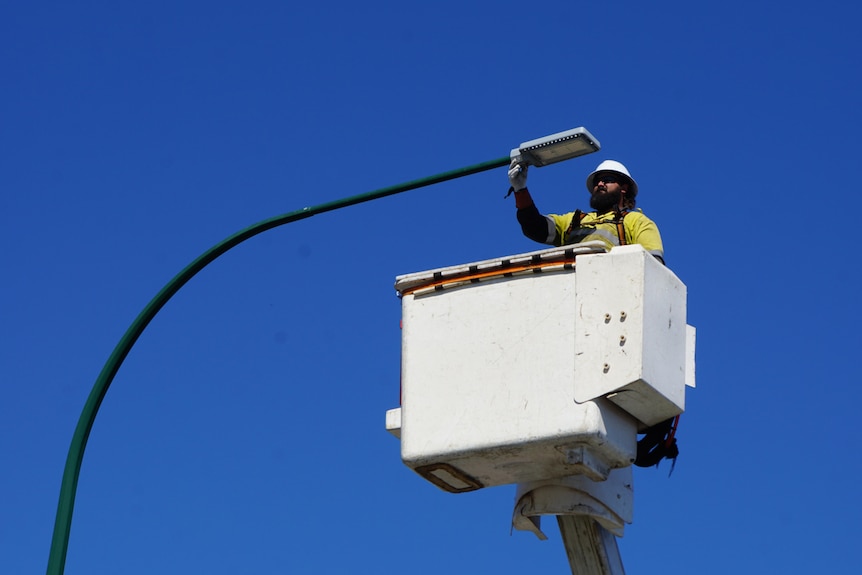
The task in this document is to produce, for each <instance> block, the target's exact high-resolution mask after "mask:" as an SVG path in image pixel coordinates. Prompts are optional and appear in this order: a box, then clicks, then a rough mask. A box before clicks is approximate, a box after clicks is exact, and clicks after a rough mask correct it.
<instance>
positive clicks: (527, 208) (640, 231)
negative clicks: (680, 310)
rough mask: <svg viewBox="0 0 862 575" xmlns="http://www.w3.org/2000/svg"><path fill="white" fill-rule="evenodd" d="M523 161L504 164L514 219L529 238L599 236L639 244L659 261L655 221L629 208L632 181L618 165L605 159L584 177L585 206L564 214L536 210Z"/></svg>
mask: <svg viewBox="0 0 862 575" xmlns="http://www.w3.org/2000/svg"><path fill="white" fill-rule="evenodd" d="M527 168H528V166H527V165H522V164H519V163H518V162H517V161H516V160H515V161H513V162H512V164H511V166H510V167H509V182H510V183H511V184H512V188H511V191H514V192H515V207H516V208H518V222H520V224H521V230H522V231H523V232H524V235H525V236H527V237H528V238H530V239H531V240H534V241H537V242H539V243H543V244H548V245H552V246H562V245H568V244H577V243H580V242H584V241H592V240H600V241H602V242H604V243H605V244H606V245H607V246H608V248H612V247H614V246H621V245H626V244H640V245H642V246H643V247H644V249H645V250H646V251H647V252H649V253H651V254H652V255H654V256H655V257H656V258H657V259H658V260H659V261H661V262H662V263H664V250H663V249H662V243H661V236H660V235H659V231H658V227H657V226H656V225H655V223H654V222H653V221H652V220H651V219H649V218H648V217H646V216H645V215H644V214H643V212H641V211H640V210H637V211H634V210H635V203H636V200H635V198H636V197H637V195H638V185H637V182H635V180H634V178H632V176H631V174H629V171H628V170H627V169H626V167H625V166H624V165H622V164H621V163H619V162H617V161H614V160H605V161H604V162H602V163H601V164H599V166H598V167H597V168H596V169H595V170H594V171H593V172H592V173H591V174H590V175H589V176H587V190H588V191H589V192H590V207H591V208H593V209H594V210H595V211H594V212H589V213H586V212H582V211H581V210H575V211H574V212H569V213H567V214H562V215H558V214H548V215H543V214H541V213H539V210H538V209H537V208H536V205H535V204H534V203H533V198H532V197H530V192H529V191H528V190H527Z"/></svg>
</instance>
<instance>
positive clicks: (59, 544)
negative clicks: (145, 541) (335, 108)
mask: <svg viewBox="0 0 862 575" xmlns="http://www.w3.org/2000/svg"><path fill="white" fill-rule="evenodd" d="M509 161H510V160H509V156H506V157H505V158H499V159H496V160H491V161H488V162H484V163H481V164H475V165H473V166H468V167H466V168H461V169H459V170H452V171H450V172H444V173H442V174H438V175H436V176H430V177H428V178H423V179H420V180H413V181H411V182H407V183H405V184H400V185H397V186H390V187H388V188H381V189H379V190H376V191H373V192H369V193H367V194H360V195H357V196H351V197H348V198H344V199H341V200H337V201H334V202H329V203H326V204H320V205H318V206H314V207H310V208H302V209H301V210H297V211H295V212H290V213H287V214H283V215H281V216H276V217H274V218H270V219H268V220H264V221H262V222H259V223H257V224H255V225H253V226H251V227H248V228H246V229H244V230H242V231H240V232H238V233H236V234H234V235H232V236H230V237H229V238H227V239H225V240H224V241H222V242H221V243H219V244H218V245H216V246H214V247H212V248H210V249H209V250H207V251H206V252H204V254H203V255H201V256H200V257H198V258H197V259H196V260H195V261H193V262H192V263H191V264H189V265H188V267H186V268H185V269H184V270H183V271H181V272H180V273H179V274H177V275H176V276H175V277H174V278H173V279H172V280H171V281H170V282H168V284H167V285H166V286H165V287H164V288H162V290H161V291H160V292H159V293H158V294H157V295H156V297H154V298H153V299H152V300H151V301H150V303H149V304H148V305H147V307H146V308H144V310H143V311H142V312H141V313H140V315H138V317H137V318H136V319H135V321H134V322H133V323H132V325H131V326H130V327H129V329H128V330H127V331H126V333H125V335H123V338H122V339H121V340H120V342H119V343H118V344H117V347H115V348H114V351H113V353H112V354H111V356H110V357H109V358H108V361H107V363H106V364H105V366H104V367H103V368H102V372H101V373H100V374H99V377H98V379H96V383H95V385H94V386H93V389H92V391H90V395H89V397H88V398H87V403H86V404H85V405H84V410H83V411H82V412H81V417H80V418H79V420H78V425H77V427H76V428H75V434H74V436H73V437H72V445H71V446H70V447H69V454H68V456H67V458H66V467H65V470H64V471H63V482H62V485H61V487H60V502H59V504H58V506H57V515H56V519H55V521H54V535H53V538H52V540H51V552H50V555H49V557H48V571H47V573H48V575H62V573H63V571H64V569H65V565H66V552H67V551H68V548H69V533H70V531H71V527H72V511H73V508H74V506H75V493H76V491H77V487H78V476H79V475H80V472H81V462H82V460H83V458H84V448H85V447H86V445H87V439H88V437H89V436H90V430H91V429H92V428H93V422H94V421H95V419H96V414H97V412H98V411H99V406H100V405H101V404H102V400H103V399H104V398H105V394H106V393H107V391H108V387H109V386H110V385H111V381H112V380H113V379H114V376H115V375H116V374H117V371H119V369H120V364H122V363H123V360H124V359H125V358H126V356H127V355H128V354H129V351H131V349H132V346H133V345H134V344H135V342H136V341H137V339H138V337H140V335H141V333H143V331H144V329H145V328H146V327H147V325H148V324H149V323H150V321H151V320H152V319H153V318H154V317H155V315H156V314H157V313H158V312H159V310H160V309H162V307H163V306H164V305H165V304H166V303H167V302H168V300H169V299H170V298H171V297H172V296H173V295H174V294H175V293H177V291H179V289H180V288H181V287H182V286H184V285H185V284H186V283H187V282H188V281H189V280H190V279H191V278H192V277H194V276H195V274H197V273H198V272H199V271H201V270H202V269H203V268H204V267H206V266H207V265H208V264H210V263H211V262H212V261H214V260H215V259H216V258H217V257H219V256H220V255H222V254H224V253H225V252H227V251H228V250H230V249H231V248H233V247H235V246H237V245H239V244H241V243H242V242H244V241H245V240H247V239H249V238H252V237H254V236H256V235H258V234H260V233H262V232H265V231H267V230H271V229H272V228H275V227H278V226H281V225H284V224H289V223H291V222H295V221H297V220H302V219H305V218H309V217H311V216H313V215H316V214H321V213H324V212H331V211H333V210H337V209H339V208H344V207H347V206H352V205H355V204H361V203H363V202H368V201H371V200H376V199H378V198H383V197H386V196H392V195H395V194H399V193H401V192H406V191H409V190H415V189H417V188H422V187H425V186H430V185H432V184H437V183H440V182H445V181H448V180H454V179H456V178H461V177H463V176H469V175H471V174H477V173H479V172H484V171H487V170H491V169H493V168H499V167H502V166H508V165H509Z"/></svg>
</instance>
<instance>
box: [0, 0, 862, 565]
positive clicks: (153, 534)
mask: <svg viewBox="0 0 862 575" xmlns="http://www.w3.org/2000/svg"><path fill="white" fill-rule="evenodd" d="M859 19H860V8H858V6H856V5H854V4H852V3H848V2H840V3H839V2H834V1H830V0H826V1H821V2H808V3H791V4H780V3H775V2H763V1H757V0H755V1H751V0H748V1H745V2H742V1H730V2H722V3H708V4H707V5H703V4H698V3H691V2H681V1H678V0H672V1H669V2H659V3H655V2H653V3H645V2H633V1H613V2H592V3H586V2H561V1H552V2H542V3H532V4H530V3H523V2H510V1H497V2H484V3H469V2H467V3H465V2H453V1H448V0H445V1H442V2H432V3H427V2H426V3H412V2H387V1H374V0H372V1H370V2H362V3H351V2H330V3H297V2H294V3H288V2H272V1H270V2H254V1H251V2H244V3H238V2H237V3H225V2H182V1H181V2H162V1H156V2H148V3H117V2H107V1H103V2H77V3H62V2H39V1H37V2H24V3H14V4H13V3H6V5H5V6H4V7H3V8H2V9H0V74H2V80H3V89H2V90H0V238H2V245H3V272H2V278H3V281H2V282H0V294H2V298H0V301H2V311H0V337H2V341H0V344H2V345H0V390H2V395H0V452H2V461H3V465H2V470H0V494H2V496H1V497H0V573H4V574H5V573H8V574H19V573H20V574H25V573H40V572H44V569H45V566H46V564H47V557H48V551H49V546H50V541H51V534H52V528H53V522H54V514H55V511H56V504H57V497H58V494H59V488H60V481H61V477H62V472H63V466H64V463H65V458H66V453H67V450H68V447H69V442H70V440H71V437H72V433H73V430H74V427H75V424H76V422H77V420H78V416H79V415H80V412H81V409H82V407H83V405H84V402H85V400H86V397H87V395H88V393H89V392H90V389H91V388H92V386H93V383H94V381H95V379H96V377H97V376H98V374H99V371H100V370H101V368H102V366H103V364H104V363H105V361H106V360H107V359H108V356H109V354H110V353H111V351H112V349H113V348H114V346H115V345H116V343H117V342H118V341H119V339H120V338H121V336H122V335H123V333H124V332H125V330H126V328H127V327H128V326H129V325H130V324H131V322H132V321H133V320H134V318H135V317H136V316H137V314H138V313H139V312H140V311H141V310H142V309H143V308H144V307H145V305H146V304H147V302H149V301H150V299H151V298H152V297H153V296H154V295H155V294H156V293H157V292H158V291H159V290H160V289H161V287H162V286H164V285H165V284H166V283H167V282H168V281H169V280H170V279H171V278H172V277H173V276H174V275H175V274H176V273H177V272H179V271H180V270H181V269H182V268H184V267H185V266H186V265H187V264H188V263H189V262H191V261H192V260H193V259H194V258H196V257H197V256H198V255H200V254H201V253H203V252H204V251H205V250H206V249H208V248H209V247H211V246H213V245H215V244H216V243H218V242H219V241H221V240H222V239H224V238H225V237H227V236H229V235H231V234H233V233H234V232H236V231H238V230H240V229H243V228H245V227H247V226H249V225H251V224H254V223H255V222H258V221H260V220H263V219H267V218H270V217H273V216H276V215H279V214H282V213H286V212H290V211H293V210H297V209H299V208H302V207H304V206H313V205H318V204H321V203H324V202H329V201H333V200H336V199H339V198H343V197H346V196H350V195H355V194H360V193H364V192H369V191H372V190H375V189H378V188H381V187H384V186H389V185H394V184H398V183H401V182H405V181H408V180H412V179H416V178H421V177H425V176H429V175H432V174H436V173H439V172H443V171H447V170H451V169H456V168H460V167H463V166H467V165H471V164H474V163H479V162H483V161H486V160H491V159H496V158H499V157H502V156H506V155H507V154H508V153H509V150H510V148H512V147H514V146H516V145H517V144H518V143H520V142H522V141H525V140H529V139H532V138H536V137H539V136H542V135H545V134H550V133H554V132H558V131H561V130H565V129H568V128H572V127H575V126H586V127H587V128H588V129H589V130H590V131H591V132H592V133H593V134H594V135H595V136H596V137H597V138H598V139H599V140H600V141H601V143H602V150H601V151H600V152H599V153H597V154H593V155H591V156H586V157H584V158H580V159H577V160H573V161H570V162H566V163H563V164H558V165H555V166H551V167H547V168H543V169H541V170H532V171H531V174H530V187H531V190H532V191H533V196H534V198H535V199H536V201H537V204H538V205H539V207H540V208H541V209H543V210H544V211H546V212H552V211H556V212H560V211H570V210H572V209H574V208H577V207H585V205H586V203H587V193H586V190H585V189H584V184H583V180H584V178H585V177H586V174H587V173H588V172H589V171H590V170H592V168H593V167H595V165H596V164H597V163H598V162H599V161H601V160H602V159H607V158H613V159H618V160H621V161H623V162H625V163H626V164H627V165H628V167H629V169H630V170H631V171H632V173H633V175H634V176H635V178H636V179H637V180H638V183H639V185H640V195H639V205H640V207H642V208H643V209H644V211H645V212H646V214H647V215H649V216H650V217H652V218H653V219H654V220H656V221H657V222H658V224H659V226H660V228H661V231H662V234H663V239H664V243H665V249H666V256H667V261H668V264H669V265H670V267H671V268H672V269H673V270H674V271H675V272H676V273H677V275H678V276H679V277H680V278H681V279H682V280H683V281H684V282H685V283H686V285H687V286H688V290H689V323H691V324H692V325H694V326H696V327H697V329H698V349H697V361H698V388H697V389H696V390H694V391H691V392H690V393H689V394H688V404H687V411H686V414H685V415H684V416H683V420H682V425H681V428H680V432H679V443H680V448H681V451H682V454H681V456H680V458H679V461H678V462H677V465H676V470H675V471H674V473H673V475H672V476H671V477H670V478H668V476H667V471H668V467H667V465H664V466H662V467H661V468H659V469H658V470H655V469H637V470H636V471H635V519H634V523H633V524H632V525H630V526H628V528H627V529H626V534H625V537H624V538H623V539H621V540H620V548H621V550H622V555H623V560H624V562H625V565H626V568H627V570H628V572H630V573H633V574H645V573H658V572H664V573H698V574H700V575H707V574H721V575H725V574H727V573H782V574H784V575H790V574H801V573H816V572H824V573H825V572H829V573H832V574H843V573H848V574H849V573H854V574H855V573H857V572H858V558H857V557H856V555H857V554H856V552H855V551H856V547H857V546H858V539H859V533H860V529H859V523H858V515H859V513H860V511H862V496H860V489H859V486H858V481H859V475H860V463H859V458H858V456H857V453H856V451H857V449H858V446H859V437H860V431H859V428H858V423H857V422H858V421H859V418H858V413H857V410H858V409H859V406H860V403H862V391H860V385H862V377H860V368H859V360H858V359H859V343H860V336H859V333H858V329H859V324H860V319H862V318H860V312H859V307H858V303H857V300H858V295H859V293H860V290H859V286H858V283H857V279H856V278H858V276H859V272H858V266H859V263H860V256H859V252H858V248H857V247H856V245H855V244H856V239H857V236H858V231H857V230H856V229H855V228H856V222H857V220H858V216H857V215H856V210H857V202H856V201H855V194H856V193H857V188H858V184H857V179H858V171H859V152H860V145H859V133H860V128H862V121H860V120H862V118H860V104H859V103H860V101H862V81H860V73H859V55H860V54H862V46H860V44H862V41H860V36H859V33H858V26H857V24H858V22H859ZM507 187H508V182H507V180H506V171H505V169H499V170H495V171H492V172H487V173H485V174H481V175H476V176H471V177H469V178H464V179H460V180H458V181H455V182H450V183H446V184H441V185H437V186H435V187H431V188H426V189H423V190H419V191H414V192H410V193H406V194H403V195H400V196H396V197H391V198H386V199H382V200H378V201H375V202H372V203H368V204H364V205H361V206H355V207H351V208H347V209H343V210H341V211H337V212H334V213H329V214H322V215H319V216H315V217H313V218H310V219H307V220H303V221H301V222H297V223H294V224H291V225H288V226H285V227H282V228H279V229H277V230H274V231H270V232H267V233H265V234H263V235H261V236H258V237H256V238H254V239H252V240H250V241H248V242H247V243H245V244H243V245H241V246H240V247H238V248H236V249H234V250H233V251H231V252H229V253H228V254H227V255H225V256H224V257H222V258H221V259H219V260H217V261H216V262H215V263H214V264H212V265H211V266H209V267H208V268H207V269H205V270H204V271H203V272H202V273H201V274H200V275H198V276H197V277H195V278H194V279H193V280H192V281H191V282H190V283H189V284H188V285H187V286H186V287H185V288H183V289H182V290H181V291H180V292H179V293H178V294H177V295H176V296H175V297H174V298H173V299H172V300H171V301H170V302H169V304H168V305H167V306H166V307H165V308H164V309H163V310H162V311H161V313H160V314H159V315H158V316H157V318H156V319H155V321H154V322H153V323H152V324H151V325H150V326H149V328H148V329H147V330H146V332H145V333H144V334H143V336H142V337H141V339H140V341H139V342H138V344H137V345H136V346H135V348H134V349H133V350H132V353H131V354H130V355H129V357H128V359H127V360H126V362H125V363H124V364H123V366H122V368H121V370H120V372H119V374H118V375H117V377H116V379H115V380H114V383H113V385H112V387H111V389H110V391H109V392H108V395H107V397H106V399H105V401H104V404H103V405H102V409H101V412H100V415H99V417H98V419H97V420H96V423H95V426H94V428H93V432H92V435H91V437H90V442H89V445H88V448H87V451H86V455H85V458H84V466H83V470H82V473H81V478H80V484H79V488H78V498H77V504H76V509H75V515H74V521H73V525H72V536H71V542H70V546H69V555H68V560H67V564H66V573H69V574H84V573H86V574H102V573H104V574H115V573H124V574H137V573H141V574H143V573H146V574H150V573H210V574H232V573H344V572H356V573H373V572H385V571H389V572H399V573H415V574H422V573H435V574H436V573H440V572H441V571H442V570H444V569H445V570H446V572H449V573H523V572H527V570H529V571H530V572H535V573H561V574H562V573H567V569H568V564H567V562H566V558H565V553H564V551H563V548H562V545H561V542H560V540H559V535H558V534H557V533H556V530H555V529H554V528H553V523H552V522H549V523H548V527H549V529H548V532H549V534H550V535H551V539H550V541H546V542H540V541H538V540H537V539H535V538H534V537H533V536H532V535H530V534H526V533H521V532H515V533H514V534H510V532H509V521H510V514H511V511H512V502H513V495H514V490H513V488H510V487H498V488H493V489H487V490H483V491H480V492H476V493H472V494H463V495H451V494H447V493H444V492H442V491H440V490H438V489H437V488H435V487H433V486H432V485H430V484H428V483H426V482H425V481H424V480H423V479H421V478H420V477H419V476H418V475H416V474H414V473H413V472H412V471H410V470H409V469H407V468H406V467H405V466H404V465H403V464H402V463H401V461H400V458H399V445H398V442H397V440H395V439H394V438H393V437H391V436H390V435H388V434H387V433H386V431H385V430H384V413H385V411H386V410H387V409H389V408H392V407H395V406H397V404H398V377H399V345H400V334H399V329H398V322H399V318H400V302H399V300H398V299H397V297H396V295H395V292H394V290H393V283H394V279H395V276H396V275H399V274H404V273H410V272H415V271H421V270H427V269H432V268H436V267H441V266H445V265H452V264H458V263H465V262H471V261H476V260H481V259H486V258H492V257H495V256H500V255H505V254H513V253H520V252H525V251H531V250H533V249H537V248H539V247H541V246H538V245H536V244H533V243H531V242H530V241H529V240H527V239H526V238H524V237H523V236H522V235H521V233H520V230H519V228H518V226H517V223H516V221H515V217H514V207H513V204H512V201H511V198H509V199H508V200H504V199H503V196H504V194H505V192H506V189H507Z"/></svg>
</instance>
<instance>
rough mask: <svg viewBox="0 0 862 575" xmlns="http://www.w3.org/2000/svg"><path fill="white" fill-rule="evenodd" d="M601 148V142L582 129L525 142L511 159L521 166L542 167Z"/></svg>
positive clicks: (516, 149)
mask: <svg viewBox="0 0 862 575" xmlns="http://www.w3.org/2000/svg"><path fill="white" fill-rule="evenodd" d="M600 148H601V145H600V144H599V141H598V140H597V139H595V138H594V137H593V135H592V134H590V133H589V132H588V131H587V129H586V128H583V127H581V128H573V129H571V130H566V131H565V132H559V133H556V134H551V135H550V136H545V137H544V138H537V139H535V140H530V141H529V142H524V143H523V144H521V145H520V146H518V147H517V148H515V149H514V150H512V153H511V154H510V157H511V159H513V160H515V159H517V160H518V163H521V164H527V165H529V166H536V167H541V166H549V165H551V164H556V163H557V162H562V161H564V160H571V159H572V158H577V157H578V156H583V155H586V154H592V153H593V152H598V151H599V149H600Z"/></svg>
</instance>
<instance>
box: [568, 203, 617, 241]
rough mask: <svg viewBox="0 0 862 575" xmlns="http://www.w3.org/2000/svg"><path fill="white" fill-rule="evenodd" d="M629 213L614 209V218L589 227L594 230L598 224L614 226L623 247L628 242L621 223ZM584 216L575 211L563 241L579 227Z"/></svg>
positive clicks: (579, 211)
mask: <svg viewBox="0 0 862 575" xmlns="http://www.w3.org/2000/svg"><path fill="white" fill-rule="evenodd" d="M629 213H630V212H629V211H628V210H620V209H614V218H613V219H611V220H603V221H600V222H596V223H595V224H591V227H593V228H595V227H596V226H598V225H599V224H614V225H616V227H617V238H619V241H620V245H621V246H624V245H626V244H627V243H628V242H626V228H625V225H624V223H623V221H624V220H625V217H626V216H627V215H628V214H629ZM586 216H587V214H585V213H584V212H582V211H581V210H575V214H574V215H573V216H572V222H571V223H570V224H569V228H568V229H567V230H566V233H565V235H564V236H563V239H564V240H565V238H568V237H569V234H571V233H572V230H574V229H575V228H576V227H577V228H580V227H581V222H582V221H583V219H584V218H585V217H586Z"/></svg>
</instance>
